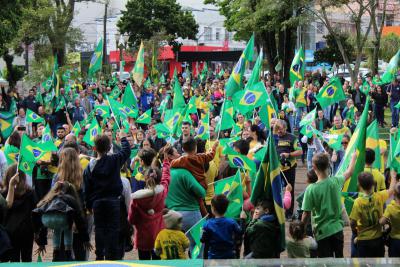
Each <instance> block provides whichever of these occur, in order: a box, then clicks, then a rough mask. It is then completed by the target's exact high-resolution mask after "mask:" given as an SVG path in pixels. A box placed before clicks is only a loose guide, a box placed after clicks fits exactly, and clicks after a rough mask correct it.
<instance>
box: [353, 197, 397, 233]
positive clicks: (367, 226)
mask: <svg viewBox="0 0 400 267" xmlns="http://www.w3.org/2000/svg"><path fill="white" fill-rule="evenodd" d="M388 198H389V194H388V191H387V190H384V191H380V192H376V193H373V194H372V195H369V196H368V195H365V194H362V193H360V195H359V197H358V198H357V199H356V200H355V201H354V205H353V210H352V211H351V214H350V219H351V220H354V221H356V222H357V232H358V237H357V238H358V240H372V239H376V238H379V237H381V236H382V227H381V225H380V224H379V219H380V218H381V217H382V215H383V205H384V204H385V202H386V200H387V199H388Z"/></svg>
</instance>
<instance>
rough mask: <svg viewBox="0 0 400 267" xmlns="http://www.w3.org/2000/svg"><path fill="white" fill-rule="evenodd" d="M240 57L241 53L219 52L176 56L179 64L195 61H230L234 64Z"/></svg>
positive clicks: (186, 53)
mask: <svg viewBox="0 0 400 267" xmlns="http://www.w3.org/2000/svg"><path fill="white" fill-rule="evenodd" d="M241 55H242V51H220V52H184V51H181V52H179V54H178V57H177V61H179V62H185V61H186V62H196V61H230V62H236V61H238V60H239V58H240V56H241Z"/></svg>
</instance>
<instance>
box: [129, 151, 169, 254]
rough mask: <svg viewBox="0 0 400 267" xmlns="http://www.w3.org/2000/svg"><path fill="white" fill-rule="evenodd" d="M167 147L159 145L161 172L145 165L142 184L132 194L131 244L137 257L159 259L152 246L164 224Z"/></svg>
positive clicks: (166, 188)
mask: <svg viewBox="0 0 400 267" xmlns="http://www.w3.org/2000/svg"><path fill="white" fill-rule="evenodd" d="M170 149H171V146H170V145H169V144H167V145H166V146H165V147H164V148H163V149H161V150H162V151H163V152H162V153H163V154H164V155H163V168H162V173H161V171H160V169H159V168H156V167H150V168H148V169H147V170H146V173H145V175H144V181H145V183H146V184H145V188H144V189H141V190H138V191H136V192H135V193H133V194H132V195H131V197H132V201H131V204H130V207H129V214H128V221H129V223H130V224H132V225H133V226H134V227H135V231H134V246H135V248H137V249H138V254H139V259H140V260H150V259H159V258H158V256H157V255H155V254H154V253H153V248H154V242H155V240H156V237H157V235H158V233H159V232H160V231H161V229H163V228H164V222H163V219H162V215H163V214H162V211H163V209H164V207H165V205H164V203H165V198H166V197H167V194H168V187H169V183H170V179H171V176H170V159H171V158H170V157H171V155H170V154H169V151H170Z"/></svg>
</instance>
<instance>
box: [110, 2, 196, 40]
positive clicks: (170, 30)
mask: <svg viewBox="0 0 400 267" xmlns="http://www.w3.org/2000/svg"><path fill="white" fill-rule="evenodd" d="M117 26H118V28H119V31H120V32H121V33H124V34H125V33H126V34H128V35H129V41H128V42H129V44H130V45H131V46H134V47H138V46H139V45H140V42H141V41H142V40H149V39H150V38H152V37H153V36H154V35H156V34H157V33H159V32H164V33H165V34H166V35H168V40H166V41H168V42H169V43H170V44H172V42H173V41H174V40H175V39H176V38H178V37H181V38H183V39H185V38H189V39H196V34H197V32H198V25H197V23H196V21H195V19H194V17H193V15H192V13H191V12H190V11H187V10H182V7H181V6H180V5H179V4H178V3H177V2H176V0H152V1H148V0H129V1H128V2H127V4H126V10H125V11H122V17H121V19H120V20H119V21H118V24H117Z"/></svg>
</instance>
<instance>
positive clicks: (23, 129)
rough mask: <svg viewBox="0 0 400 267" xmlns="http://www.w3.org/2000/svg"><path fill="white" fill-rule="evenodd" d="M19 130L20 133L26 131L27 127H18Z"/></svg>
mask: <svg viewBox="0 0 400 267" xmlns="http://www.w3.org/2000/svg"><path fill="white" fill-rule="evenodd" d="M17 130H18V131H25V130H26V127H25V126H18V128H17Z"/></svg>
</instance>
